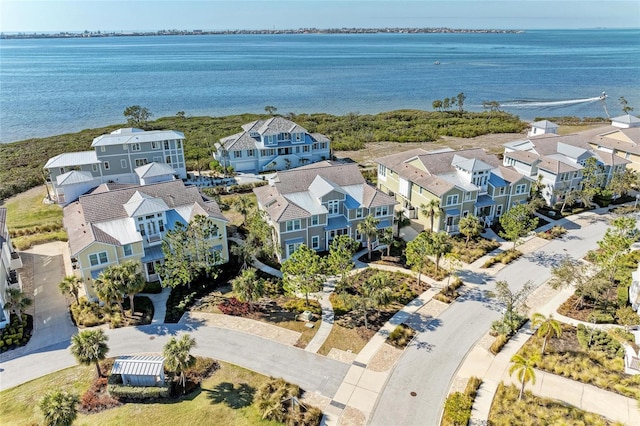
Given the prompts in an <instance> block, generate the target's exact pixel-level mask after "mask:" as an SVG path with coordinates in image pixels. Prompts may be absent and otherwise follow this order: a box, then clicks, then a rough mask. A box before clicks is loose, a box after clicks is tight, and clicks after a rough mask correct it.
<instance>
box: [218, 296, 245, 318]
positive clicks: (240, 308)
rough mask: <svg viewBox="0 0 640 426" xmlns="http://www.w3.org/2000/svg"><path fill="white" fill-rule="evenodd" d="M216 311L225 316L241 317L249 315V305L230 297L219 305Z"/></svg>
mask: <svg viewBox="0 0 640 426" xmlns="http://www.w3.org/2000/svg"><path fill="white" fill-rule="evenodd" d="M218 309H220V311H221V312H222V313H223V314H225V315H234V316H243V315H247V314H248V313H249V304H248V303H246V302H241V301H239V300H238V299H236V298H235V297H230V298H229V299H226V300H225V301H224V302H222V303H220V304H219V305H218Z"/></svg>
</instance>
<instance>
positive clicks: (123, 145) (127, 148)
mask: <svg viewBox="0 0 640 426" xmlns="http://www.w3.org/2000/svg"><path fill="white" fill-rule="evenodd" d="M122 150H123V151H128V150H129V147H128V146H127V144H126V143H123V144H122ZM102 152H104V149H103V150H102Z"/></svg>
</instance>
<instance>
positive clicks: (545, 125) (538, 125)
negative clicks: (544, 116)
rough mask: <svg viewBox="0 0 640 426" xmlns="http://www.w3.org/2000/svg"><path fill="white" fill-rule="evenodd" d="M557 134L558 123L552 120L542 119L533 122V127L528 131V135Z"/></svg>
mask: <svg viewBox="0 0 640 426" xmlns="http://www.w3.org/2000/svg"><path fill="white" fill-rule="evenodd" d="M549 133H553V134H557V133H558V125H557V124H556V123H554V122H552V121H548V120H542V121H536V122H533V123H531V128H530V129H529V132H528V133H527V135H528V136H539V135H544V134H549Z"/></svg>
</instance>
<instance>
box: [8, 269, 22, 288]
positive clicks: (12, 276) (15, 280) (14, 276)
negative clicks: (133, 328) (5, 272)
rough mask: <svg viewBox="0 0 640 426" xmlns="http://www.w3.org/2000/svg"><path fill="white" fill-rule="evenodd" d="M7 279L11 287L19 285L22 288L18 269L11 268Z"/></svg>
mask: <svg viewBox="0 0 640 426" xmlns="http://www.w3.org/2000/svg"><path fill="white" fill-rule="evenodd" d="M7 281H8V284H9V286H10V287H14V288H15V287H17V288H19V289H22V280H21V279H20V275H19V274H18V271H14V270H11V269H10V270H9V276H8V277H7Z"/></svg>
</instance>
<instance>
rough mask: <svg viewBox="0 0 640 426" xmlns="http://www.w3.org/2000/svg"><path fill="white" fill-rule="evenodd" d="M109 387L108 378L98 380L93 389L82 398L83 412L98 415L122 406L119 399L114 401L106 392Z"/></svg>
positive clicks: (93, 384) (95, 381)
mask: <svg viewBox="0 0 640 426" xmlns="http://www.w3.org/2000/svg"><path fill="white" fill-rule="evenodd" d="M107 387H108V380H107V378H106V377H98V378H96V379H95V380H94V381H93V383H92V384H91V387H90V388H89V389H88V390H87V391H86V392H85V393H84V395H82V398H80V407H81V408H82V410H83V411H85V412H89V413H97V412H100V411H103V410H106V409H109V408H113V407H117V406H118V405H120V402H119V401H118V400H117V399H114V398H113V397H112V396H111V395H109V393H108V392H106V393H105V392H104V391H105V390H106V388H107Z"/></svg>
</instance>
